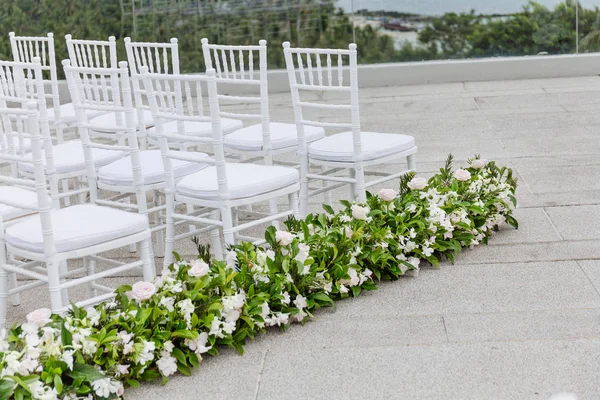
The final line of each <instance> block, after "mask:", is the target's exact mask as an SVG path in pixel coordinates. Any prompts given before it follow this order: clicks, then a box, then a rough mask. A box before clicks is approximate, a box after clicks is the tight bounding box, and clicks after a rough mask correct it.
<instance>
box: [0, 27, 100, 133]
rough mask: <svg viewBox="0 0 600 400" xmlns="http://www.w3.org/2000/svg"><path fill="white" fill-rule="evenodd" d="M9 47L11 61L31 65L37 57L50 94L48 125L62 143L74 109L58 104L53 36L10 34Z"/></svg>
mask: <svg viewBox="0 0 600 400" xmlns="http://www.w3.org/2000/svg"><path fill="white" fill-rule="evenodd" d="M8 35H9V38H10V46H11V50H12V55H13V59H14V61H16V62H25V63H31V62H33V59H34V58H36V57H39V58H40V60H41V65H42V71H44V83H45V84H46V87H49V88H50V93H47V94H46V98H47V99H49V100H50V104H51V105H52V106H51V107H48V110H47V111H48V123H49V124H50V126H51V127H52V128H54V131H55V132H56V140H57V142H58V143H62V142H63V141H64V130H65V129H66V128H70V127H72V126H73V125H74V124H75V122H76V118H75V108H74V107H73V103H64V104H61V102H60V92H59V87H58V71H57V67H56V56H55V52H54V34H53V33H48V34H47V35H46V36H40V37H32V36H17V35H16V34H15V33H14V32H10V33H9V34H8ZM101 114H102V113H98V112H95V113H91V114H90V115H89V117H90V118H93V117H96V116H98V115H101Z"/></svg>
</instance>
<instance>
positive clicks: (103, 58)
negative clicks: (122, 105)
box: [65, 35, 152, 145]
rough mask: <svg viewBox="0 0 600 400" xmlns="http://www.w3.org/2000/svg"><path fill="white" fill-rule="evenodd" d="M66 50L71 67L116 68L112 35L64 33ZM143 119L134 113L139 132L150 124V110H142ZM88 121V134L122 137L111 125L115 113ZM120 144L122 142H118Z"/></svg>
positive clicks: (101, 136) (112, 137)
mask: <svg viewBox="0 0 600 400" xmlns="http://www.w3.org/2000/svg"><path fill="white" fill-rule="evenodd" d="M65 40H66V42H67V51H68V52H69V60H70V61H71V65H72V66H73V67H84V68H118V67H119V65H118V61H117V41H116V39H115V37H114V36H110V37H109V38H108V40H85V39H73V38H72V36H71V35H66V36H65ZM142 114H143V119H142V120H140V119H139V118H138V114H137V113H136V114H135V126H136V129H138V130H139V131H141V132H144V131H145V129H146V128H148V127H150V126H152V119H151V118H152V116H151V114H150V111H148V110H146V111H145V112H142ZM89 123H90V124H91V125H92V127H91V128H90V130H89V133H90V135H92V136H94V137H100V138H103V139H108V140H116V139H117V138H121V139H122V138H123V136H122V135H116V134H115V132H114V131H112V130H111V127H114V126H115V125H116V124H117V121H116V115H115V113H103V114H102V115H100V116H97V117H95V118H90V119H89ZM120 144H121V145H122V144H123V143H120Z"/></svg>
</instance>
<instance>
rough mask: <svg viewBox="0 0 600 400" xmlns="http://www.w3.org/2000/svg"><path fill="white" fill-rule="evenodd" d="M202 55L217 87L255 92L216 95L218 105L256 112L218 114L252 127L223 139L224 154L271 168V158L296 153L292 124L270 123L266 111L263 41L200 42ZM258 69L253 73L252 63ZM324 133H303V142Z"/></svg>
mask: <svg viewBox="0 0 600 400" xmlns="http://www.w3.org/2000/svg"><path fill="white" fill-rule="evenodd" d="M202 52H203V55H204V63H205V64H206V68H207V69H208V68H214V69H215V70H216V74H217V84H219V85H221V84H226V85H236V86H238V87H242V88H244V89H246V91H248V92H251V91H252V89H254V92H258V93H257V94H255V95H246V96H232V95H226V94H219V102H220V103H221V105H224V104H223V103H227V102H235V103H236V106H239V105H241V106H248V105H253V104H259V110H258V112H251V111H247V112H237V113H231V112H226V111H223V110H221V116H223V117H232V118H238V119H241V120H244V121H255V123H253V124H250V125H249V126H246V127H245V128H242V129H238V130H236V131H235V132H233V133H231V134H229V135H227V136H225V137H224V138H223V143H224V145H225V151H227V152H228V153H233V154H242V155H247V156H252V157H256V156H257V155H258V156H260V157H262V158H263V159H264V162H265V164H267V165H272V164H273V156H275V155H278V154H290V153H295V152H296V151H297V150H298V134H297V133H296V124H294V123H282V122H271V118H270V112H269V111H270V110H269V86H268V80H267V41H266V40H261V41H260V42H259V44H258V45H257V46H256V45H254V46H229V45H219V44H209V43H208V39H207V38H204V39H202ZM256 62H257V63H258V69H255V63H256ZM324 136H325V130H324V129H323V128H321V127H309V128H307V129H305V138H306V141H307V142H311V141H314V140H317V139H321V138H323V137H324Z"/></svg>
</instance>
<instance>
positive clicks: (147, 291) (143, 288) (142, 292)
mask: <svg viewBox="0 0 600 400" xmlns="http://www.w3.org/2000/svg"><path fill="white" fill-rule="evenodd" d="M154 293H156V287H155V286H154V284H153V283H152V282H137V283H135V284H134V285H133V287H132V288H131V296H132V297H133V298H134V299H136V300H140V301H142V300H148V299H149V298H151V297H152V295H154Z"/></svg>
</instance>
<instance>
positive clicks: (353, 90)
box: [283, 42, 417, 216]
mask: <svg viewBox="0 0 600 400" xmlns="http://www.w3.org/2000/svg"><path fill="white" fill-rule="evenodd" d="M283 50H284V54H285V62H286V67H287V71H288V79H289V82H290V89H291V93H292V103H293V105H294V115H295V118H296V124H297V131H298V142H299V150H298V156H299V157H300V180H301V182H300V215H301V216H305V215H306V214H307V212H308V201H309V197H312V196H316V195H318V194H320V193H323V192H325V191H328V190H332V189H335V188H338V187H341V186H344V185H346V184H349V185H350V193H351V196H352V198H354V199H355V200H356V201H359V202H362V201H364V200H366V188H368V187H371V186H374V185H378V184H380V183H383V182H386V181H389V180H392V179H396V178H398V177H400V176H402V175H404V174H406V173H407V172H409V171H415V170H416V163H415V153H416V152H417V147H416V146H415V147H413V148H411V149H409V150H406V151H402V152H399V153H397V154H393V155H389V156H386V157H379V158H375V159H373V160H368V161H365V160H364V159H363V152H362V140H361V126H360V113H359V99H358V62H357V52H356V44H354V43H352V44H350V45H349V46H348V50H345V49H309V48H292V47H291V45H290V43H289V42H285V43H283ZM321 56H324V57H326V65H322V61H321ZM294 57H295V58H296V62H297V64H298V67H297V68H296V64H295V62H294ZM311 57H315V60H316V69H315V68H313V66H312V60H311ZM334 57H335V58H337V66H335V65H333V63H332V58H334ZM344 57H347V58H348V60H349V62H348V65H347V66H344V63H343V58H344ZM304 59H306V66H305V65H304ZM346 71H347V72H349V75H350V79H349V81H350V82H349V84H344V73H345V72H346ZM297 75H298V76H300V83H298V82H297ZM335 77H337V82H334V81H335ZM300 90H302V91H309V92H310V91H312V92H314V91H322V92H338V93H339V92H342V93H348V95H349V98H350V104H324V103H316V102H308V101H302V100H301V98H300ZM303 108H311V109H324V110H345V111H349V112H350V113H351V122H350V123H338V122H319V121H312V120H308V119H305V118H304V117H303V114H302V109H303ZM304 126H320V127H323V128H333V129H349V130H351V131H352V138H353V161H352V162H340V161H326V160H319V159H315V158H310V157H309V155H308V146H307V143H306V139H305V136H304ZM401 158H406V160H407V164H408V170H406V171H402V172H398V173H392V174H388V173H382V172H374V171H373V172H367V171H365V168H367V167H370V166H376V165H382V164H386V163H388V162H391V161H394V160H397V159H401ZM311 165H316V166H321V167H326V168H329V169H328V170H327V171H324V172H322V173H319V174H314V173H310V166H311ZM343 170H348V171H349V175H350V176H349V177H342V176H335V175H333V174H335V173H337V172H339V171H343ZM366 174H368V175H379V176H381V177H380V178H378V179H374V180H371V181H369V182H366V181H365V175H366ZM309 180H322V181H328V182H333V184H332V185H329V186H326V187H323V188H321V189H317V190H315V191H312V192H310V193H309V186H308V185H309Z"/></svg>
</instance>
